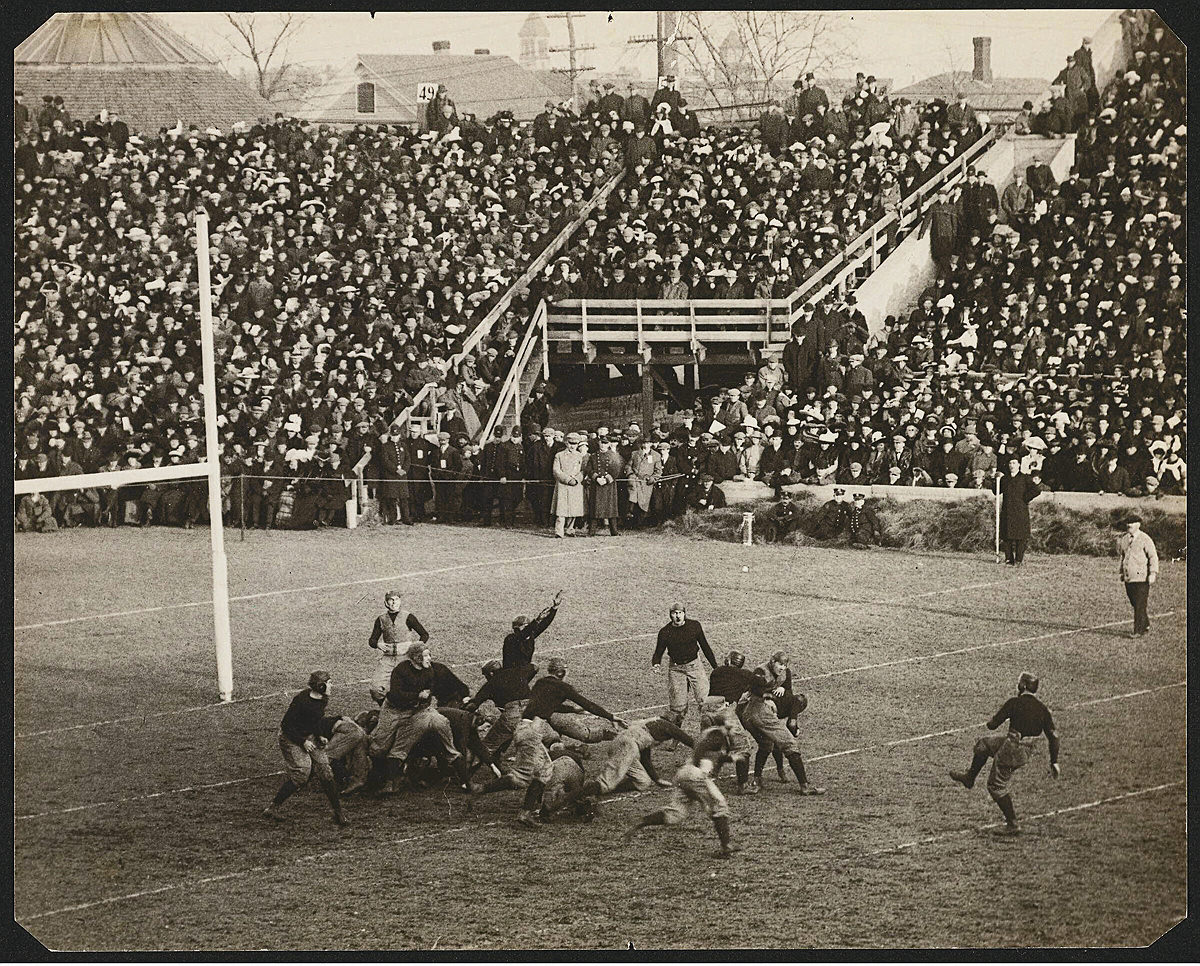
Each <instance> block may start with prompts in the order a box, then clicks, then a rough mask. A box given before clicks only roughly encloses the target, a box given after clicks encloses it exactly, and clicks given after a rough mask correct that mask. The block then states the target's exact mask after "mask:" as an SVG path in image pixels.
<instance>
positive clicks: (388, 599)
mask: <svg viewBox="0 0 1200 966" xmlns="http://www.w3.org/2000/svg"><path fill="white" fill-rule="evenodd" d="M383 606H384V607H386V608H387V609H386V610H385V611H384V612H383V613H382V614H380V615H379V616H378V617H376V618H375V626H374V627H372V628H371V637H370V639H369V640H368V641H367V645H368V646H369V647H373V648H375V649H376V650H377V651H378V652H379V662H378V664H376V666H375V674H374V675H373V676H372V678H371V685H370V689H369V690H370V692H371V699H372V700H373V701H374V702H375V703H376V704H380V705H381V704H383V699H384V697H385V696H386V695H387V693H388V688H389V687H391V683H392V671H393V670H394V669H395V667H396V665H397V664H399V663H400V662H401V661H403V660H404V655H405V654H406V653H408V647H409V645H410V644H415V643H417V642H418V641H419V642H420V643H422V644H426V643H428V642H429V632H428V631H427V630H425V628H424V627H422V626H421V622H420V621H419V620H417V618H416V616H415V615H413V614H410V613H408V612H407V611H405V610H404V609H403V608H402V607H401V604H400V595H399V594H398V593H396V591H394V590H391V591H388V592H387V593H386V594H384V596H383Z"/></svg>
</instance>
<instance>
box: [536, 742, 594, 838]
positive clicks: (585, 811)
mask: <svg viewBox="0 0 1200 966" xmlns="http://www.w3.org/2000/svg"><path fill="white" fill-rule="evenodd" d="M551 757H552V758H553V762H552V765H551V769H552V770H551V775H550V781H549V782H547V783H546V790H545V791H544V792H543V793H542V803H543V806H544V807H543V809H542V814H543V816H544V818H545V820H546V821H549V820H550V818H551V813H554V814H555V815H558V816H562V814H563V812H564V811H566V805H565V804H563V802H564V800H565V799H566V798H567V797H568V796H574V799H575V800H574V802H573V803H572V808H571V810H570V811H569V812H567V814H568V815H574V817H575V818H578V819H581V820H582V821H584V822H590V821H591V820H592V819H593V818H595V817H596V803H595V801H594V800H592V799H590V798H580V797H578V796H576V795H575V793H576V792H578V791H579V789H580V788H582V787H583V759H582V758H581V757H580V756H579V754H578V752H574V751H563V752H561V753H559V754H558V755H557V757H555V756H553V755H552V756H551Z"/></svg>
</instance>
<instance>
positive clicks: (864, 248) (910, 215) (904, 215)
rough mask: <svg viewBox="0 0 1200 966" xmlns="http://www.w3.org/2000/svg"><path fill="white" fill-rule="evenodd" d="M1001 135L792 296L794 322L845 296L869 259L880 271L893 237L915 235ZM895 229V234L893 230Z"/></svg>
mask: <svg viewBox="0 0 1200 966" xmlns="http://www.w3.org/2000/svg"><path fill="white" fill-rule="evenodd" d="M997 134H998V132H997V130H996V129H995V128H992V129H990V130H988V131H987V132H986V133H985V134H984V135H983V136H982V137H981V138H980V139H979V140H978V141H976V142H975V143H974V144H972V145H971V146H970V147H969V148H967V150H966V151H964V152H963V153H962V154H960V155H959V156H958V157H956V158H955V159H954V160H953V161H951V162H950V163H949V164H947V165H946V166H945V167H944V168H942V170H941V171H939V172H938V173H937V174H936V175H934V176H933V177H932V178H930V179H929V180H928V181H926V182H925V183H924V184H922V185H920V186H919V187H918V188H917V189H916V190H915V191H913V192H912V193H911V194H910V195H908V196H907V197H905V198H903V199H902V200H901V202H900V205H899V207H898V208H897V209H896V211H894V212H892V213H891V214H888V215H884V216H883V217H882V218H880V219H878V220H877V221H875V222H873V223H872V224H871V225H869V226H868V227H867V228H866V229H864V230H863V231H862V232H860V233H859V234H858V236H857V237H855V238H854V239H853V240H852V241H851V242H850V243H849V244H848V245H847V246H846V247H845V248H844V249H842V251H841V252H839V253H838V254H837V255H836V256H834V257H833V258H831V259H830V260H829V261H828V262H826V263H825V264H824V265H823V266H821V269H820V270H819V271H818V272H817V273H816V274H815V275H813V276H812V277H811V278H808V279H806V280H805V281H804V283H803V284H802V285H800V287H799V288H797V289H796V291H794V292H792V294H791V295H789V296H788V300H789V301H790V302H791V304H792V306H793V310H792V321H795V320H796V319H797V318H799V317H800V314H801V309H802V308H803V306H805V305H807V304H809V303H812V302H819V301H821V300H822V299H823V298H825V297H826V296H827V295H828V294H829V293H830V292H832V291H833V290H834V289H835V288H837V289H838V290H839V291H842V292H844V291H845V288H846V281H847V280H848V278H849V276H850V275H851V274H853V273H855V272H857V271H858V269H859V268H860V267H862V265H863V264H864V263H865V262H866V261H867V260H868V259H869V260H870V261H871V268H872V270H874V269H876V268H878V267H879V263H880V261H882V258H883V257H884V256H885V255H886V254H887V252H886V251H885V249H886V248H887V245H888V244H889V239H890V237H891V235H893V234H895V235H897V236H902V235H904V234H906V233H907V232H909V231H911V230H912V227H913V225H914V222H919V221H920V220H921V218H922V217H923V216H924V214H925V212H926V211H927V210H928V208H929V205H930V204H931V203H932V202H931V199H932V198H933V196H934V195H936V193H937V192H938V191H941V190H943V189H944V188H949V187H953V186H954V185H955V184H957V182H958V181H959V180H961V178H962V176H963V174H964V173H965V172H966V169H967V167H968V166H969V165H970V164H971V163H972V162H973V161H975V160H977V159H978V158H979V157H980V156H982V155H983V153H984V152H985V151H987V149H988V148H990V147H991V146H992V145H993V144H994V143H995V142H996V138H997ZM893 225H895V231H892V230H891V229H892V226H893Z"/></svg>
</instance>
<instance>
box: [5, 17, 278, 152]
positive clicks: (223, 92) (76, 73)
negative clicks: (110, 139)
mask: <svg viewBox="0 0 1200 966" xmlns="http://www.w3.org/2000/svg"><path fill="white" fill-rule="evenodd" d="M13 61H14V64H13V74H14V84H15V86H16V88H18V89H19V90H22V91H23V92H24V93H25V100H26V103H28V104H30V105H31V106H32V107H33V109H34V110H35V111H36V109H37V106H38V105H39V104H40V102H41V99H42V96H43V95H46V94H50V95H58V94H60V95H62V98H63V101H64V102H65V104H66V107H67V110H68V111H69V112H70V113H71V115H72V116H73V117H82V118H89V117H94V116H95V115H97V114H99V113H100V111H101V110H106V109H107V110H109V111H116V112H117V113H118V114H120V116H121V118H122V119H123V120H124V121H125V123H126V124H128V125H129V127H130V128H131V129H132V130H136V131H142V132H146V133H153V132H157V131H158V130H159V129H160V128H163V127H168V128H169V127H174V126H175V123H176V122H177V121H180V120H181V121H183V123H184V124H196V125H198V126H200V127H202V128H205V127H217V128H220V129H221V130H228V129H229V128H230V126H231V125H232V124H233V123H234V122H235V121H248V122H251V123H253V122H254V121H257V120H259V119H260V118H269V117H270V116H271V115H272V113H273V110H272V107H271V105H270V103H268V102H267V101H266V100H264V99H263V98H262V97H260V96H259V95H258V93H257V92H256V91H254V90H251V89H250V88H249V87H247V86H246V85H245V84H243V83H241V82H240V81H237V80H235V79H234V78H233V77H231V76H230V75H229V73H228V72H227V71H226V70H225V69H224V68H223V67H221V65H220V64H219V63H217V62H216V61H215V60H214V59H212V58H211V57H209V56H208V55H206V54H204V53H203V52H202V51H200V50H199V49H198V48H196V47H194V46H193V45H192V44H190V43H188V41H186V40H185V39H184V38H183V37H181V36H180V35H179V34H178V33H176V32H175V31H174V30H172V29H171V28H170V27H168V26H167V25H166V24H165V23H163V22H162V21H161V20H158V19H157V18H156V17H155V16H154V15H153V14H146V13H56V14H55V15H54V16H52V17H51V18H50V19H49V20H48V21H46V23H44V24H42V26H41V27H39V28H38V29H37V30H36V31H34V32H33V34H31V35H30V36H29V37H28V38H27V39H26V40H25V41H24V42H23V43H21V44H20V45H19V46H18V47H17V48H16V50H15V51H14V54H13Z"/></svg>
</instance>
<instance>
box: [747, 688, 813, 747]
mask: <svg viewBox="0 0 1200 966" xmlns="http://www.w3.org/2000/svg"><path fill="white" fill-rule="evenodd" d="M742 720H743V721H744V722H745V725H746V728H747V729H748V730H749V732H750V734H752V735H754V738H755V740H756V741H758V743H759V744H760V745H762V746H763V747H764V748H765V747H768V746H770V745H774V746H775V747H776V748H777V749H778V750H779V751H781V752H783V754H785V755H787V754H790V753H791V752H793V751H799V750H800V744H799V742H798V741H797V740H796V736H795V735H793V734H792V733H791V732H790V731H788V728H787V723H786V722H785V721H784V720H783V719H782V718H780V717H779V712H778V711H777V710H776V708H775V704H774V702H771V701H765V700H763V699H762V698H754V697H752V698H751V699H750V700H749V701H748V702H746V707H745V709H744V710H743V711H742Z"/></svg>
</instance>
